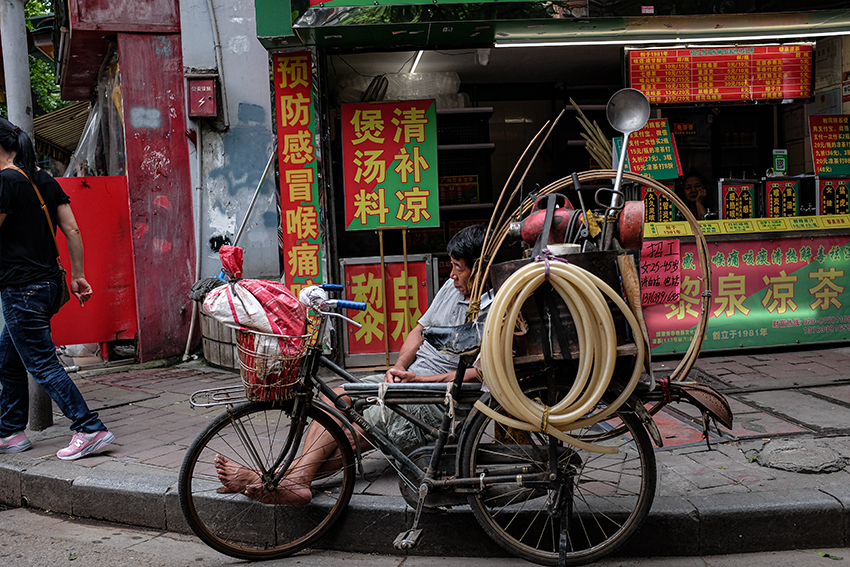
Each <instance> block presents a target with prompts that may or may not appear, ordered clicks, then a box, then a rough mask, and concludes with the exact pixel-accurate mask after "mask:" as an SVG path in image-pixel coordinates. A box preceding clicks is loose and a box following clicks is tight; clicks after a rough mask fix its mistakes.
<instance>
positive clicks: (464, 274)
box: [451, 258, 472, 299]
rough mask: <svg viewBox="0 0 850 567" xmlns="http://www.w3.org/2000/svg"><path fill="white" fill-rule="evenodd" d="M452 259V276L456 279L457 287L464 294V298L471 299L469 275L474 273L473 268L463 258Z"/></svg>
mask: <svg viewBox="0 0 850 567" xmlns="http://www.w3.org/2000/svg"><path fill="white" fill-rule="evenodd" d="M451 261H452V273H451V278H452V280H454V283H455V289H457V290H458V291H459V292H461V293H462V294H463V297H464V299H469V276H471V275H472V270H471V269H470V268H469V267H468V266H467V265H466V262H465V261H463V260H457V259H455V258H452V259H451Z"/></svg>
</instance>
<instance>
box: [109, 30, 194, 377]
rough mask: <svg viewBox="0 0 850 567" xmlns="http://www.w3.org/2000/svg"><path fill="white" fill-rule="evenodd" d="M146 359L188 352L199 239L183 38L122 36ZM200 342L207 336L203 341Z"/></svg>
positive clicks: (138, 291)
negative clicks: (194, 204) (194, 210)
mask: <svg viewBox="0 0 850 567" xmlns="http://www.w3.org/2000/svg"><path fill="white" fill-rule="evenodd" d="M118 54H119V57H120V58H121V96H122V99H123V114H124V133H125V136H124V139H125V145H126V149H127V187H128V189H129V195H130V223H131V233H132V238H133V269H134V272H135V275H136V282H137V288H136V310H137V313H138V322H139V323H138V324H139V348H138V352H139V358H140V360H141V361H142V362H147V361H149V360H156V359H160V358H167V357H169V356H176V355H180V354H182V353H183V350H184V348H185V346H186V339H187V336H188V333H189V323H190V320H191V318H192V310H193V309H194V308H195V305H194V303H193V302H192V300H191V299H189V296H188V294H189V290H190V289H191V288H192V284H194V283H195V237H194V221H193V214H192V179H191V174H190V168H189V148H188V141H187V138H186V97H185V93H184V86H183V83H184V77H183V52H182V45H181V43H180V36H179V35H176V34H175V35H150V34H118ZM198 338H199V334H198V335H196V337H195V339H196V340H197V339H198Z"/></svg>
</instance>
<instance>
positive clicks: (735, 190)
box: [720, 180, 755, 220]
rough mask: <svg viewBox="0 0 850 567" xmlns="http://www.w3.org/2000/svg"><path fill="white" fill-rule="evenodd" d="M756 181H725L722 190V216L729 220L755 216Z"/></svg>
mask: <svg viewBox="0 0 850 567" xmlns="http://www.w3.org/2000/svg"><path fill="white" fill-rule="evenodd" d="M754 197H755V183H740V182H726V181H725V180H724V181H723V183H722V185H721V190H720V209H721V211H720V213H721V218H724V219H729V220H737V219H751V218H753V212H754V211H753V203H754Z"/></svg>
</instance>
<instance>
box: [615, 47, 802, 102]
mask: <svg viewBox="0 0 850 567" xmlns="http://www.w3.org/2000/svg"><path fill="white" fill-rule="evenodd" d="M628 74H629V86H630V87H632V88H635V89H638V90H639V91H642V92H643V94H645V95H646V97H647V98H648V99H649V102H650V103H652V104H683V103H684V104H691V103H698V102H720V101H737V102H740V101H742V100H743V101H751V100H754V101H760V100H785V99H805V98H809V97H811V95H812V46H811V45H810V44H788V45H747V46H734V47H717V48H696V49H634V50H629V51H628Z"/></svg>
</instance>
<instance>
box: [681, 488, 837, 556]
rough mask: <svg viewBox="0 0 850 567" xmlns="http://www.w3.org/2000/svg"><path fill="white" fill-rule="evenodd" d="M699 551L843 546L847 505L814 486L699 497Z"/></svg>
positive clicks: (752, 550)
mask: <svg viewBox="0 0 850 567" xmlns="http://www.w3.org/2000/svg"><path fill="white" fill-rule="evenodd" d="M690 501H691V503H693V505H694V506H695V507H696V509H697V512H698V513H699V524H700V538H699V542H700V546H699V554H700V555H715V554H723V553H753V552H758V551H773V550H780V549H812V548H817V547H830V546H840V545H842V542H843V541H844V509H843V507H842V506H841V504H840V503H839V502H837V501H836V499H835V498H832V497H831V496H829V495H827V494H824V493H823V492H820V491H818V490H815V489H805V490H795V491H787V492H752V493H746V494H715V495H713V496H695V497H693V498H690Z"/></svg>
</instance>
